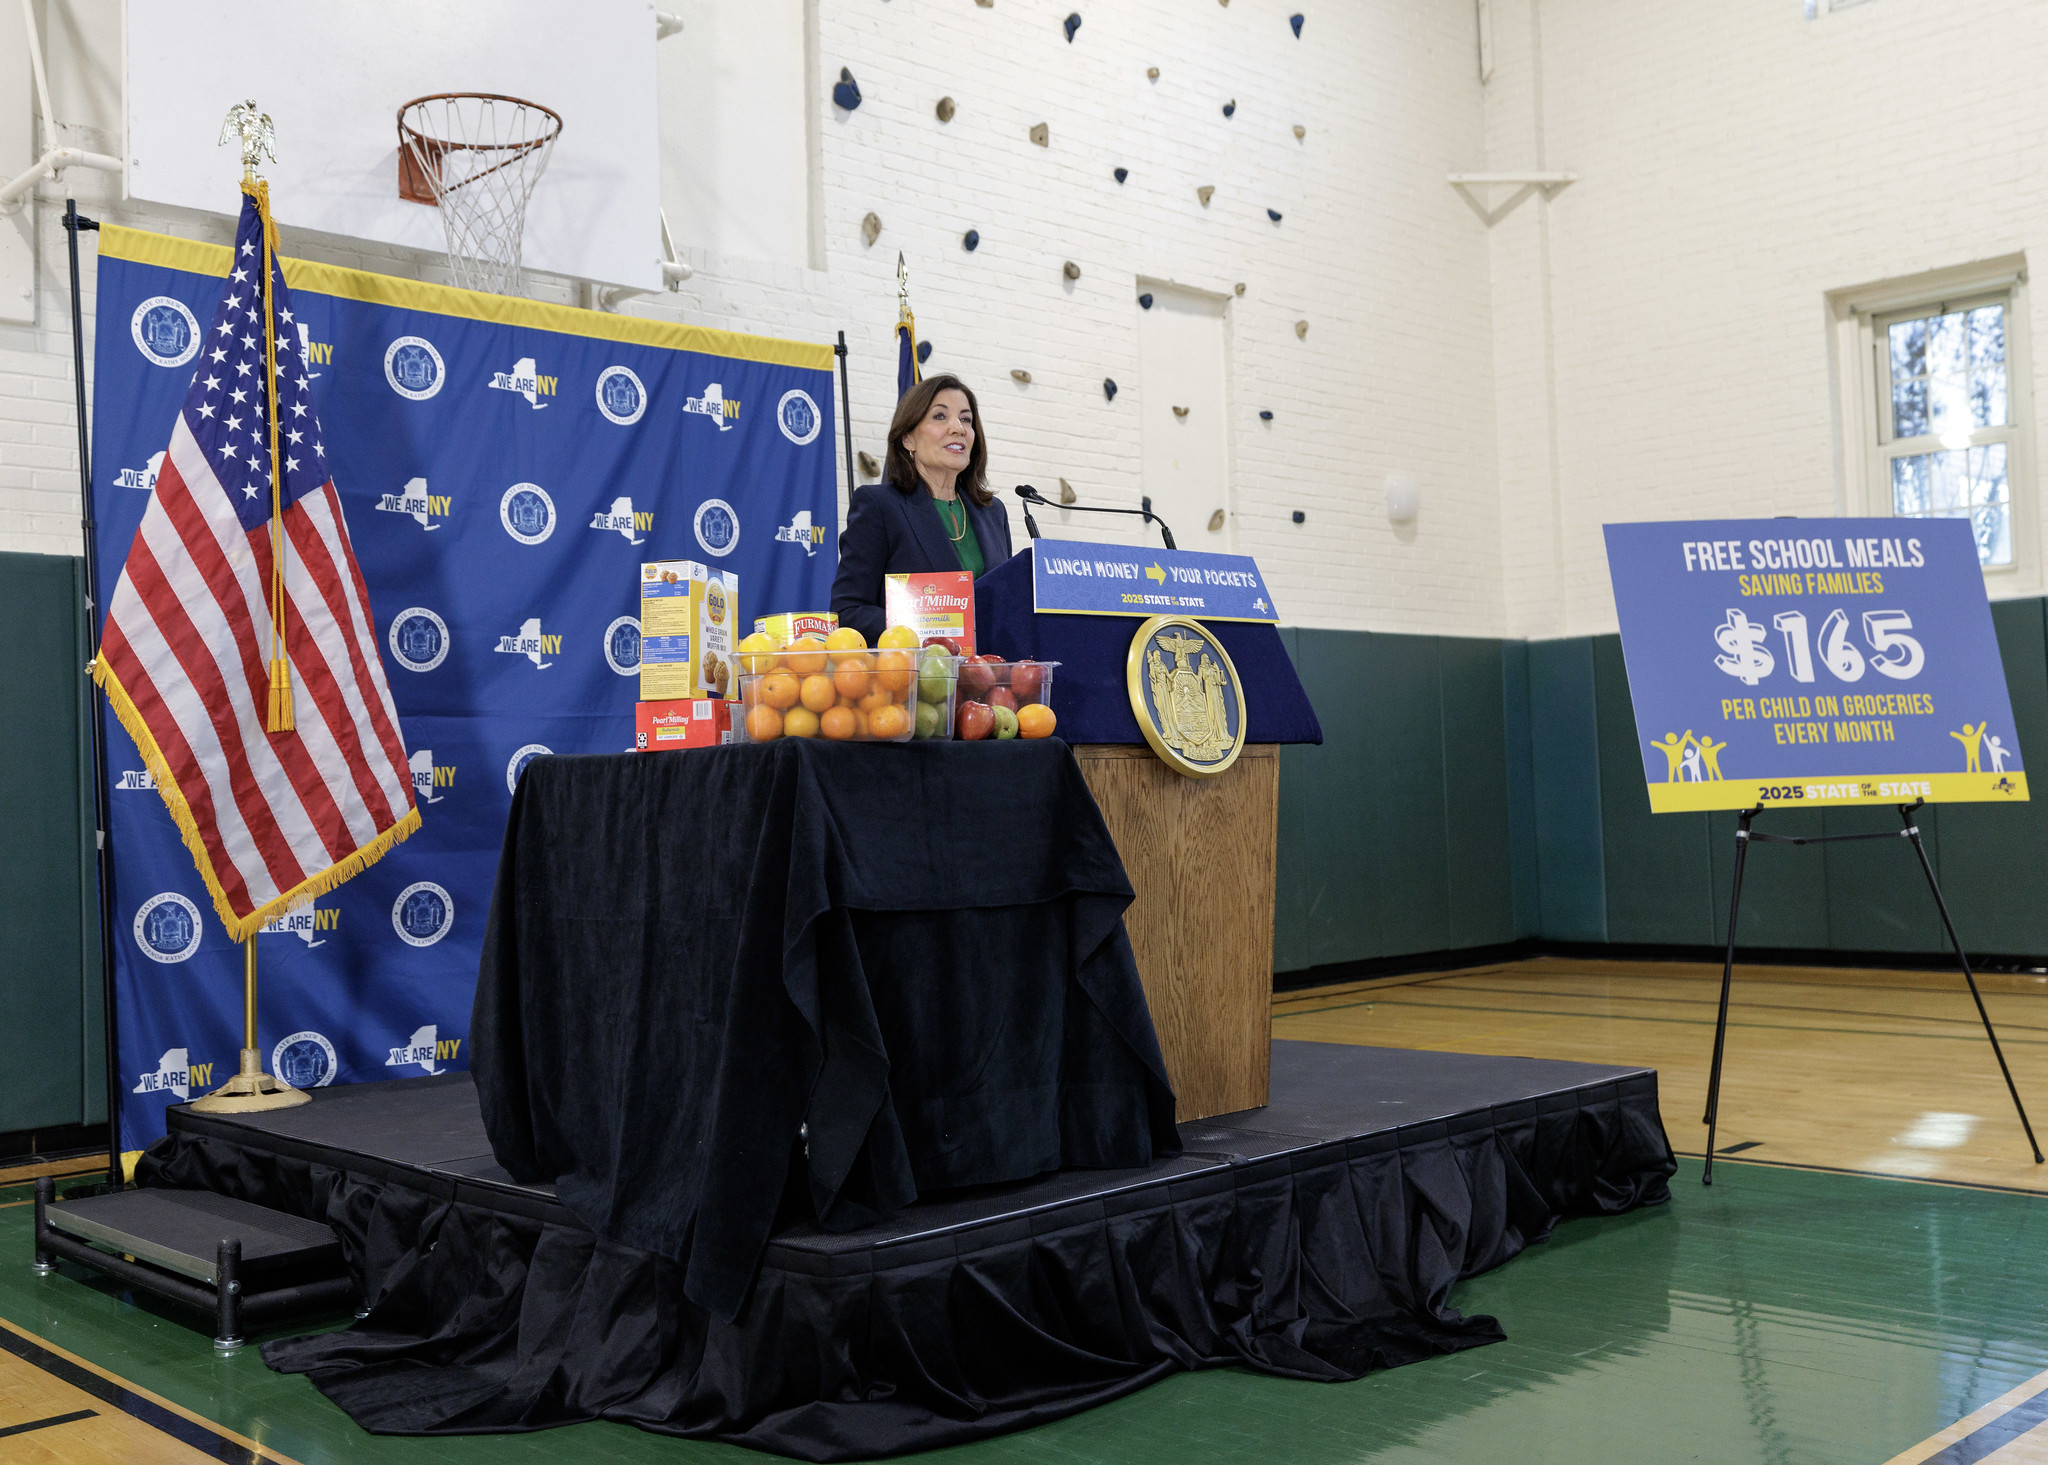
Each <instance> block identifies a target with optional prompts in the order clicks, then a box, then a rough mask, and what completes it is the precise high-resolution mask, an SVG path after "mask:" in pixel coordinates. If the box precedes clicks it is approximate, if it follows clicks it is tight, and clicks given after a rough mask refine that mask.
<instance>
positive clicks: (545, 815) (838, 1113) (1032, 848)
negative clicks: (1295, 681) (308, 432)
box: [471, 739, 1180, 1320]
mask: <svg viewBox="0 0 2048 1465" xmlns="http://www.w3.org/2000/svg"><path fill="white" fill-rule="evenodd" d="M1130 900H1131V887H1130V884H1129V882H1128V881H1127V880H1126V878H1125V875H1124V870H1123V866H1122V863H1121V862H1120V861H1119V859H1118V857H1117V852H1116V848H1115V846H1114V845H1113V844H1112V843H1111V841H1110V837H1109V833H1108V831H1107V830H1106V829H1105V828H1104V826H1103V822H1102V818H1101V815H1100V814H1099V813H1098V812H1097V810H1096V807H1095V803H1094V801H1093V799H1092V798H1091V797H1090V796H1089V793H1088V789H1087V787H1086V785H1085V784H1084V783H1083V782H1082V779H1081V774H1080V771H1079V770H1078V769H1077V768H1076V766H1075V763H1074V760H1073V757H1072V755H1071V754H1070V753H1069V751H1068V749H1067V747H1066V745H1065V744H1064V743H1063V742H1061V741H1059V740H1058V739H1045V740H1042V741H1035V742H1023V741H1014V742H1002V743H991V742H982V743H971V744H969V743H957V742H935V743H913V744H904V745H883V744H832V743H822V742H816V741H810V740H784V741H781V742H777V743H770V744H765V745H735V746H730V747H723V748H712V749H699V750H692V751H688V752H671V753H645V754H622V755H617V756H611V757H581V758H569V757H562V758H542V759H537V760H535V761H534V762H533V763H531V764H529V765H528V767H527V769H526V771H525V774H524V775H523V777H522V778H521V780H520V783H519V787H518V790H517V792H516V794H515V795H514V798H513V802H512V812H511V818H510V822H509V823H508V825H507V828H506V833H505V844H504V850H503V854H502V856H501V858H500V863H499V867H498V876H497V886H496V889H495V891H494V893H493V895H492V900H491V912H490V917H489V924H488V928H487V931H486V934H485V938H484V947H483V958H482V964H481V970H480V972H479V975H478V982H477V994H476V1010H475V1015H474V1019H473V1025H472V1029H471V1033H472V1042H473V1043H474V1051H475V1055H476V1056H475V1059H474V1063H473V1072H474V1074H475V1079H476V1087H477V1092H478V1096H479V1098H480V1100H481V1103H482V1108H483V1114H484V1121H485V1124H486V1126H487V1128H488V1130H489V1134H490V1140H491V1146H492V1149H493V1151H494V1153H495V1154H496V1156H497V1159H498V1162H499V1163H500V1164H501V1165H503V1166H504V1168H505V1169H506V1170H507V1171H508V1172H510V1174H511V1175H512V1177H513V1178H514V1179H515V1180H518V1181H520V1182H521V1183H525V1184H545V1183H552V1184H553V1185H554V1186H555V1187H556V1191H557V1194H558V1196H559V1198H560V1200H561V1201H562V1203H563V1204H564V1205H566V1206H567V1207H568V1208H569V1209H570V1210H571V1211H572V1212H573V1213H574V1214H575V1215H576V1216H577V1217H578V1218H579V1219H580V1220H581V1221H583V1222H584V1223H585V1224H586V1225H588V1226H589V1227H590V1228H591V1230H592V1231H593V1232H594V1233H595V1234H596V1235H597V1236H598V1237H600V1238H603V1239H605V1240H607V1241H613V1242H617V1243H620V1244H623V1245H626V1246H631V1247H637V1248H641V1249H643V1250H646V1251H651V1252H654V1253H656V1254H658V1255H661V1256H666V1257H669V1258H671V1259H673V1260H675V1261H677V1262H678V1263H680V1264H681V1265H682V1267H683V1271H684V1291H685V1293H686V1294H687V1295H688V1296H689V1298H690V1299H691V1300H692V1301H694V1302H696V1303H698V1304H699V1305H701V1306H703V1307H704V1308H706V1309H707V1310H708V1311H710V1312H712V1313H713V1314H715V1315H716V1316H718V1317H719V1318H721V1319H726V1320H729V1319H731V1318H733V1317H734V1316H735V1315H736V1314H737V1313H738V1311H739V1309H740V1308H741V1307H742V1305H743V1304H744V1302H745V1300H746V1296H747V1290H748V1287H749V1284H750V1282H751V1280H752V1278H753V1276H754V1273H755V1269H756V1267H757V1265H758V1263H759V1259H760V1256H761V1253H762V1249H763V1247H764V1246H765V1244H766V1242H767V1240H768V1237H769V1235H770V1233H771V1231H772V1230H773V1229H774V1227H775V1226H776V1225H777V1223H778V1220H780V1221H782V1222H785V1223H786V1222H788V1221H790V1220H793V1219H797V1218H799V1217H805V1216H811V1217H815V1218H816V1220H817V1221H818V1223H819V1224H821V1225H823V1226H825V1227H828V1228H831V1229H853V1228H855V1227H858V1226H861V1225H864V1224H868V1223H870V1222H871V1221H873V1220H874V1219H875V1218H877V1217H878V1216H882V1215H886V1214H889V1213H891V1212H893V1211H895V1210H897V1209H900V1208H901V1207H903V1206H905V1205H907V1204H909V1203H910V1202H911V1201H912V1200H914V1199H915V1198H916V1197H917V1196H918V1195H919V1193H920V1192H927V1191H930V1190H933V1189H939V1188H948V1187H956V1186H967V1185H981V1184H990V1183H996V1182H1001V1181H1009V1180H1017V1179H1022V1178H1025V1177H1028V1176H1032V1175H1036V1174H1041V1173H1044V1172H1047V1171H1051V1170H1057V1169H1063V1168H1072V1167H1087V1168H1127V1167H1137V1166H1143V1165H1147V1164H1149V1163H1151V1162H1152V1161H1153V1160H1154V1159H1155V1158H1157V1157H1161V1156H1167V1155H1172V1154H1177V1153H1178V1152H1179V1148H1180V1145H1179V1140H1178V1137H1177V1135H1176V1132H1175V1129H1174V1126H1173V1095H1172V1093H1171V1091H1170V1090H1169V1088H1168V1085H1167V1080H1166V1070H1165V1066H1164V1064H1163V1062H1162V1061H1161V1059H1160V1054H1159V1045H1158V1041H1157V1039H1156V1038H1155V1036H1154V1033H1153V1028H1152V1020H1151V1017H1150V1015H1149V1014H1148V1012H1147V1010H1146V1007H1145V999H1144V994H1143V992H1142V990H1141V989H1140V987H1139V984H1138V974H1137V969H1136V966H1135V964H1134V962H1133V960H1132V957H1131V948H1130V943H1129V940H1128V939H1127V937H1126V936H1125V933H1124V928H1123V920H1122V913H1123V910H1124V908H1125V907H1126V906H1127V905H1128V904H1129V903H1130Z"/></svg>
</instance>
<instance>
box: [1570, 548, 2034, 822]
mask: <svg viewBox="0 0 2048 1465" xmlns="http://www.w3.org/2000/svg"><path fill="white" fill-rule="evenodd" d="M1606 534H1607V566H1608V572H1609V574H1610V576H1611V577H1612V579H1613V583H1614V602H1615V608H1616V609H1617V611H1618V612H1619V613H1620V616H1621V645H1622V654H1623V656H1624V658H1625V660H1626V661H1627V664H1628V685H1629V696H1630V698H1631V700H1632V701H1633V702H1634V704H1635V714H1636V735H1637V738H1638V739H1639V741H1640V743H1641V753H1642V758H1643V776H1644V778H1645V780H1646V781H1647V782H1648V784H1649V792H1650V808H1651V809H1652V810H1653V811H1654V812H1656V813H1660V814H1667V813H1676V812H1680V811H1685V810H1696V809H1750V808H1755V807H1757V806H1759V805H1765V806H1774V807H1807V806H1813V805H1822V806H1827V805H1840V804H1855V803H1870V804H1899V803H1911V802H1913V801H1914V800H1915V799H1925V800H1927V801H1928V802H1929V803H1935V802H1944V801H1948V802H1954V801H1961V800H1974V801H1980V802H1981V801H1995V800H2022V799H2025V798H2026V797H2027V775H2026V773H2025V771H2024V766H2023V765H2022V763H2021V761H2020V748H2019V738H2018V735H2017V733H2016V732H2015V730H2014V727H2013V718H2012V704H2011V701H2010V699H2009V698H2008V697H2007V695H2006V688H2005V672H2004V668H2003V666H2002V665H2001V663H2000V661H1999V658H1998V640H1997V637H1996V635H1995V634H1994V633H1993V631H1992V626H1991V606H1990V603H1989V601H1988V600H1987V599H1986V597H1985V594H1984V575H1983V572H1982V570H1980V569H1979V568H1978V564H1977V546H1976V542H1975V540H1974V538H1973V536H1972V534H1971V530H1970V524H1969V522H1968V521H1967V520H1963V519H1730V520H1715V521H1695V522H1690V523H1663V524H1609V525H1607V526H1606Z"/></svg>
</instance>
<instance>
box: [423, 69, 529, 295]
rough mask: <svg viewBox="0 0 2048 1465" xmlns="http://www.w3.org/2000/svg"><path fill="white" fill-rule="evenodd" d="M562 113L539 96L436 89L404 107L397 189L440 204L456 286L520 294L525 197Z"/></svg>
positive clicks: (426, 201)
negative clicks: (524, 97) (535, 99)
mask: <svg viewBox="0 0 2048 1465" xmlns="http://www.w3.org/2000/svg"><path fill="white" fill-rule="evenodd" d="M561 134H562V119H561V117H560V116H559V115H558V114H556V113H555V112H554V111H552V110H551V109H549V108H547V107H543V106H541V105H540V103H538V102H525V101H521V100H520V99H519V98H518V97H504V96H497V95H494V94H492V93H489V92H437V93H436V94H435V95H433V96H430V97H420V98H417V99H416V100H414V101H410V102H407V103H406V104H405V105H404V106H403V107H400V108H399V109H398V194H399V197H401V198H406V199H410V200H412V201H413V202H414V203H431V204H435V205H438V206H439V208H440V210H441V223H442V226H443V227H444V228H445V229H446V230H447V231H448V263H449V266H450V267H451V268H452V269H453V270H454V271H455V281H456V283H457V284H459V285H461V286H463V287H464V288H465V289H470V290H489V291H492V292H494V293H496V294H499V295H516V294H518V293H519V243H520V236H521V234H522V233H523V232H524V229H525V227H526V201H527V199H529V198H531V197H532V196H533V186H534V185H535V184H536V183H538V182H539V181H540V175H541V174H542V173H543V172H544V171H546V169H547V166H548V155H549V154H550V153H551V152H552V151H553V150H554V146H555V139H556V138H557V137H559V136H561Z"/></svg>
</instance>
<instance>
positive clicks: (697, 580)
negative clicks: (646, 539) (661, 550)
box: [640, 560, 740, 702]
mask: <svg viewBox="0 0 2048 1465" xmlns="http://www.w3.org/2000/svg"><path fill="white" fill-rule="evenodd" d="M739 618H740V579H739V576H738V575H735V574H733V573H732V572H731V571H729V570H714V569H711V568H710V567H709V566H707V565H701V564H698V563H697V562H696V561H695V560H652V561H649V562H648V563H645V564H643V565H641V566H640V700H641V701H643V702H667V701H674V700H677V699H680V698H696V697H725V698H731V697H737V696H738V695H739V678H738V677H736V676H735V675H733V668H732V649H733V646H734V645H735V644H736V643H737V641H738V640H739V637H738V635H737V634H736V629H735V628H736V627H737V626H738V625H739Z"/></svg>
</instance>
